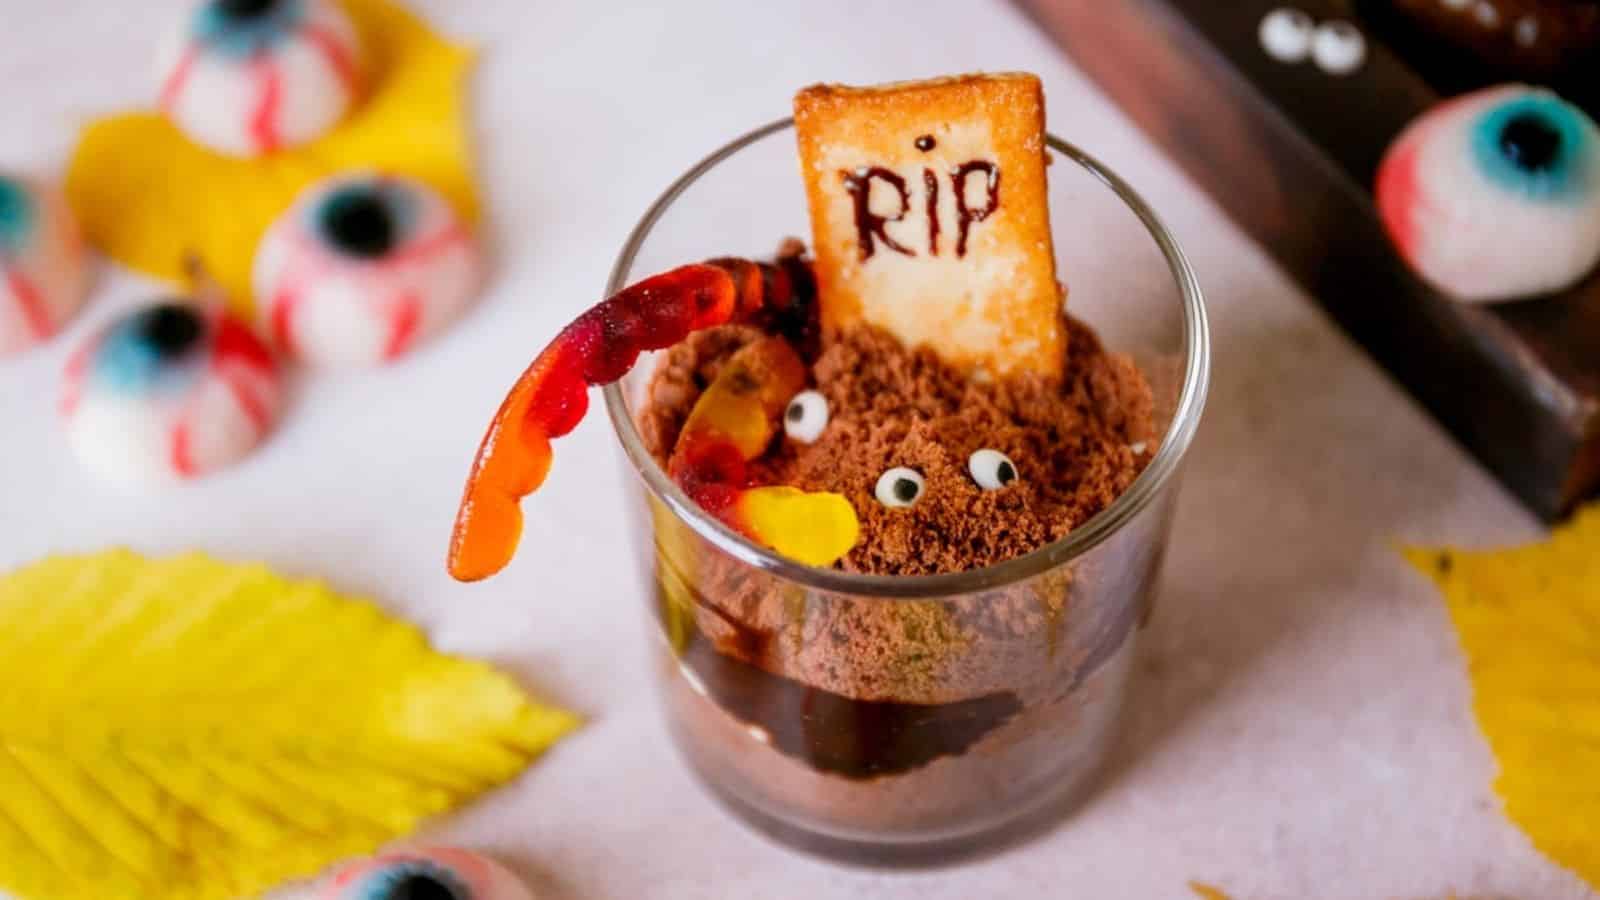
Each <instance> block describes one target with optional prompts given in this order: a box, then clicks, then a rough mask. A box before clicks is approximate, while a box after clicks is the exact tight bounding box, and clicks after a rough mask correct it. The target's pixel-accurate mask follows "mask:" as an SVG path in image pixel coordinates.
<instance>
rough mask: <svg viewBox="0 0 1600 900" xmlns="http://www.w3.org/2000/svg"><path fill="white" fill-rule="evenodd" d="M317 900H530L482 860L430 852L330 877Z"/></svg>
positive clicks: (512, 879) (388, 857)
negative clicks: (319, 899)
mask: <svg viewBox="0 0 1600 900" xmlns="http://www.w3.org/2000/svg"><path fill="white" fill-rule="evenodd" d="M321 900H534V896H533V894H532V893H530V892H529V891H528V889H527V887H526V886H524V885H523V884H522V882H521V881H519V880H518V879H517V876H515V875H513V874H511V872H509V871H507V870H506V868H505V867H504V866H502V865H500V864H499V863H497V862H495V861H494V860H491V859H489V858H488V857H485V856H481V855H479V854H476V853H471V852H468V851H466V850H456V849H450V848H435V849H427V850H415V851H410V852H401V853H388V854H384V855H383V856H379V857H376V858H374V859H370V860H366V861H364V862H360V863H357V864H355V865H353V866H350V867H348V868H346V869H344V870H343V871H342V872H340V873H339V874H338V875H336V876H334V878H333V880H332V881H330V882H329V883H328V886H327V887H326V889H324V890H323V892H322V896H321Z"/></svg>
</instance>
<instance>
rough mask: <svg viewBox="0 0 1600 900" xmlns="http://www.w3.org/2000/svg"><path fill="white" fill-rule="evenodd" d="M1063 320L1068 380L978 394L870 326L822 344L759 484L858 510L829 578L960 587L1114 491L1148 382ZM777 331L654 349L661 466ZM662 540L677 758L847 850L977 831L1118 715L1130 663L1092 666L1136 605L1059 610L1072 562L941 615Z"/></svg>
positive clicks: (1144, 429)
mask: <svg viewBox="0 0 1600 900" xmlns="http://www.w3.org/2000/svg"><path fill="white" fill-rule="evenodd" d="M1063 325H1064V327H1065V330H1066V333H1067V348H1068V349H1067V352H1066V354H1065V365H1064V366H1063V367H1062V371H1063V374H1062V376H1061V377H1060V378H1053V377H1045V376H1039V375H1036V374H1032V373H1025V374H1020V375H1014V376H1005V377H1001V378H998V379H993V380H987V379H986V380H974V379H973V378H971V377H970V376H969V374H968V373H966V372H964V371H962V370H961V369H959V368H957V367H955V366H952V365H951V364H949V363H947V362H946V361H944V360H943V359H942V358H941V357H940V356H939V355H938V354H937V353H936V352H935V351H933V350H932V349H930V348H928V347H925V346H924V347H916V348H910V347H906V346H905V345H904V344H903V343H901V342H900V341H899V340H898V339H896V338H895V337H894V336H893V335H891V334H889V333H887V332H886V331H884V330H882V329H880V328H877V327H875V326H872V325H857V326H852V327H849V328H846V329H843V330H840V331H838V332H828V333H825V334H824V335H823V336H822V340H821V342H820V349H818V350H817V351H816V352H815V354H814V356H813V357H812V358H811V359H810V360H808V362H809V367H808V374H809V378H808V380H809V383H810V385H811V387H809V388H808V392H811V391H814V392H815V394H816V395H818V396H820V398H821V399H822V401H823V402H822V403H821V404H815V405H813V404H809V403H807V402H806V400H805V399H804V398H803V397H801V398H797V399H796V400H794V401H792V402H791V403H790V404H789V406H788V407H787V408H786V409H785V413H784V420H785V424H786V426H788V427H787V428H786V430H785V432H784V433H782V434H779V435H777V436H775V438H774V439H773V441H772V443H771V445H770V446H769V447H768V448H767V449H766V451H765V452H764V453H762V454H761V455H760V456H759V457H757V458H756V459H755V460H753V461H752V465H751V470H750V471H751V472H752V474H753V478H754V480H756V481H758V482H759V483H762V484H786V485H792V486H794V487H797V488H800V489H802V490H806V491H830V492H837V493H839V494H842V495H844V496H845V497H846V498H848V499H849V500H850V502H851V504H852V506H853V507H854V508H855V509H856V510H857V511H858V514H859V516H860V525H861V529H860V537H859V539H858V540H857V542H856V544H855V545H854V546H853V547H852V548H851V549H850V551H849V552H848V553H847V554H846V555H845V556H844V557H843V558H841V559H840V560H839V561H838V562H837V563H836V566H837V568H839V569H841V570H844V571H849V572H860V573H865V574H873V575H889V576H906V575H933V574H942V573H951V572H966V571H970V570H973V569H979V568H982V567H985V566H991V565H994V564H996V563H1000V562H1004V561H1006V560H1009V559H1014V558H1016V557H1019V556H1022V555H1025V554H1027V553H1031V552H1033V551H1035V550H1037V549H1039V548H1041V547H1043V546H1045V545H1047V544H1049V543H1051V542H1054V541H1056V540H1059V539H1061V538H1063V537H1065V536H1066V535H1067V534H1068V533H1069V532H1070V531H1071V530H1072V529H1073V528H1075V527H1077V526H1078V525H1080V524H1082V523H1083V522H1086V521H1087V520H1088V519H1089V518H1090V517H1092V516H1094V515H1095V514H1096V513H1098V512H1099V511H1100V510H1102V509H1104V508H1105V507H1106V506H1107V505H1108V504H1110V503H1111V502H1112V501H1114V500H1115V499H1116V498H1117V497H1118V496H1120V495H1121V493H1122V492H1123V491H1124V490H1126V489H1127V488H1128V486H1129V485H1130V484H1132V482H1133V480H1134V479H1135V478H1136V477H1137V476H1138V475H1139V473H1140V472H1141V471H1142V470H1143V468H1144V466H1145V464H1146V463H1147V462H1148V461H1149V459H1150V454H1151V450H1152V447H1153V445H1152V437H1153V436H1152V423H1151V418H1152V417H1151V395H1150V389H1149V387H1148V385H1147V384H1146V382H1145V379H1144V378H1143V376H1141V375H1140V373H1139V371H1138V370H1137V369H1136V368H1135V367H1134V365H1133V364H1132V362H1131V361H1129V360H1128V359H1127V358H1125V357H1122V356H1118V355H1116V354H1113V353H1108V352H1106V351H1105V350H1104V349H1103V348H1102V347H1101V346H1100V343H1099V341H1098V339H1097V338H1096V337H1095V334H1094V332H1093V331H1092V330H1090V329H1089V328H1088V326H1086V325H1084V324H1083V323H1081V322H1078V321H1076V320H1072V319H1070V318H1065V319H1063ZM770 336H771V335H770V334H769V332H768V331H765V330H763V329H761V328H757V327H752V326H725V327H722V328H716V329H712V330H709V331H704V332H700V333H697V334H695V335H693V336H691V337H690V338H689V339H688V340H686V341H684V342H683V343H680V344H678V345H677V346H675V347H673V348H671V349H670V350H668V351H666V352H665V353H664V354H663V356H662V358H661V359H660V360H659V361H658V363H657V368H656V370H655V374H654V376H653V377H652V379H651V381H650V383H649V387H648V390H647V393H646V400H645V402H644V404H643V405H642V407H641V408H640V410H639V412H638V414H637V419H638V426H639V430H640V434H641V436H642V437H643V438H644V441H645V444H646V446H647V447H648V448H649V450H650V452H651V453H652V454H654V455H655V456H656V457H657V459H658V461H660V462H661V464H662V465H663V466H666V465H667V463H668V459H669V457H670V455H671V452H672V448H673V447H674V446H676V444H677V442H678V436H679V431H680V429H681V428H682V426H683V423H684V421H685V420H686V419H687V418H688V416H689V413H690V410H691V409H693V408H694V405H695V403H696V401H697V400H698V399H699V397H700V395H701V392H702V391H704V389H705V388H706V386H707V385H709V384H711V383H713V382H714V381H715V380H716V379H717V377H718V375H719V374H720V372H721V369H722V367H723V366H724V365H726V364H727V362H728V360H729V359H730V358H733V357H734V356H735V354H737V353H738V351H740V350H741V349H742V348H744V347H747V346H750V345H751V344H752V343H754V342H757V341H761V340H764V339H767V338H769V337H770ZM819 410H820V412H819ZM797 435H798V437H797ZM897 470H904V471H909V472H910V473H912V475H911V476H906V477H905V478H904V480H901V481H897V480H896V479H895V476H893V475H891V476H889V478H888V479H887V481H888V485H887V493H885V491H884V489H881V488H880V483H882V482H884V481H885V480H886V479H885V474H886V473H893V472H896V471H897ZM885 498H887V499H888V500H889V502H887V503H886V502H884V499H885ZM657 529H658V535H663V536H664V535H671V534H673V533H674V532H675V531H676V526H675V525H674V524H672V523H668V522H660V521H658V522H657ZM670 546H672V544H671V542H662V546H661V547H660V548H659V551H660V552H659V554H658V557H657V560H656V571H655V573H654V575H655V581H656V586H657V591H658V601H659V605H658V609H659V614H660V616H661V620H662V625H663V628H664V629H665V630H666V633H667V635H668V636H669V642H668V643H669V644H670V649H669V652H668V653H667V654H666V655H665V657H664V662H665V663H666V665H667V666H668V667H669V668H670V669H673V670H679V671H678V673H677V674H676V675H671V676H669V677H668V678H667V685H668V687H667V693H668V702H669V703H670V704H671V706H672V707H673V711H672V715H671V716H670V717H669V718H670V719H671V721H672V722H673V723H674V724H675V727H676V730H677V737H678V739H679V741H680V743H681V744H682V745H683V746H684V747H685V748H686V749H687V751H688V753H689V755H690V757H691V760H692V761H693V762H694V764H695V765H696V766H697V767H700V768H702V769H710V770H714V771H716V772H717V774H718V777H720V778H727V777H729V776H730V775H732V774H735V773H737V775H738V776H739V777H741V778H742V779H743V780H745V781H747V782H749V783H750V784H751V785H752V786H758V788H759V790H758V791H756V792H755V795H756V796H761V795H764V794H765V795H775V796H777V797H778V798H780V799H781V801H782V802H783V803H784V804H785V805H787V806H790V807H791V808H793V807H798V808H801V809H804V810H806V811H807V812H808V813H809V815H810V817H811V818H812V820H813V824H814V825H815V826H817V827H821V828H824V829H827V830H830V831H843V832H845V833H849V832H852V831H857V830H862V831H870V832H872V833H874V834H880V835H881V834H883V833H884V832H886V831H888V832H898V831H904V832H906V833H908V834H917V835H925V834H926V833H928V832H929V831H930V830H932V831H938V830H940V829H942V828H945V827H949V826H952V825H954V824H955V823H961V822H967V821H970V819H971V817H972V815H973V813H974V812H975V811H984V810H995V806H994V805H995V802H996V800H997V799H999V798H1002V797H1006V796H1011V795H1013V794H1014V793H1015V791H1016V788H1017V786H1018V785H1021V784H1026V783H1027V782H1028V781H1030V780H1031V779H1036V778H1045V779H1048V778H1049V777H1050V775H1051V774H1052V773H1053V772H1055V771H1057V770H1058V769H1059V767H1060V765H1061V762H1062V760H1063V759H1065V758H1070V757H1072V756H1073V755H1074V754H1079V755H1081V754H1083V753H1085V752H1087V749H1088V748H1090V747H1092V746H1095V745H1096V744H1097V743H1099V742H1100V741H1101V740H1102V739H1103V737H1104V732H1105V730H1106V729H1107V728H1108V727H1109V725H1110V713H1111V711H1112V709H1113V707H1112V706H1111V705H1110V704H1101V703H1097V702H1096V701H1097V699H1099V698H1100V697H1101V696H1103V694H1102V693H1101V692H1098V691H1097V690H1096V686H1097V685H1098V683H1099V682H1101V681H1107V680H1111V681H1115V682H1117V683H1118V684H1120V682H1121V679H1122V677H1123V676H1124V674H1125V668H1124V667H1125V659H1122V660H1119V662H1122V663H1123V665H1122V666H1118V667H1115V670H1114V671H1111V672H1107V673H1105V674H1103V675H1102V674H1100V670H1101V669H1102V668H1104V667H1105V666H1106V664H1107V662H1108V661H1109V660H1111V659H1112V657H1113V656H1114V655H1116V654H1117V652H1118V651H1119V650H1121V649H1122V648H1123V646H1124V645H1125V643H1126V638H1127V636H1128V634H1129V632H1130V631H1131V630H1132V629H1133V628H1134V626H1135V625H1136V621H1137V619H1138V617H1139V614H1140V612H1141V610H1142V608H1143V605H1142V604H1129V605H1126V606H1124V607H1123V608H1120V609H1113V608H1105V607H1103V606H1101V605H1097V604H1095V603H1093V602H1089V603H1084V604H1082V605H1075V604H1074V599H1073V598H1074V595H1075V591H1074V583H1075V581H1076V580H1077V579H1078V578H1079V577H1087V578H1095V577H1096V575H1095V574H1094V573H1089V572H1083V573H1080V572H1079V571H1077V570H1074V569H1071V568H1068V569H1063V570H1059V571H1056V572H1053V573H1051V574H1050V575H1049V576H1048V577H1045V578H1042V579H1039V580H1036V581H1030V582H1027V583H1024V584H1022V585H1018V586H1015V587H1008V588H999V589H996V590H993V591H988V592H984V593H981V594H979V595H976V596H972V597H963V598H960V599H958V600H954V601H948V602H935V601H919V600H885V599H857V598H852V597H849V596H846V595H819V594H811V595H798V594H796V592H794V591H792V590H789V591H786V590H782V589H775V587H774V585H773V584H772V583H771V582H770V581H769V580H767V579H765V578H763V577H761V576H760V575H759V574H756V573H752V572H751V571H750V569H749V567H748V566H747V565H745V564H744V563H742V562H739V561H738V560H734V559H730V558H728V557H725V556H721V555H719V554H716V553H714V552H701V550H700V548H694V547H693V546H692V545H691V544H688V543H684V544H679V545H677V547H678V550H679V552H677V553H674V552H673V550H671V549H669V547H670ZM1069 620H1070V625H1071V627H1068V626H1069ZM1069 635H1071V636H1073V637H1070V638H1069V637H1068V636H1069ZM680 667H681V670H680ZM1104 696H1109V695H1104ZM1034 787H1035V788H1037V789H1045V788H1053V787H1054V785H1049V784H1044V785H1034ZM996 811H1000V812H1009V811H1010V810H1009V809H1008V808H1006V809H1000V810H996Z"/></svg>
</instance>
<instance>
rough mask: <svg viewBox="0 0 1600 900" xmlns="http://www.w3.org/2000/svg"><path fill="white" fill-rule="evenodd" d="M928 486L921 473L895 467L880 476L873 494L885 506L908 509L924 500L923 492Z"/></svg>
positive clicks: (903, 467) (902, 467)
mask: <svg viewBox="0 0 1600 900" xmlns="http://www.w3.org/2000/svg"><path fill="white" fill-rule="evenodd" d="M926 486H927V483H926V482H925V481H924V480H923V478H922V473H921V472H918V471H917V470H916V469H908V468H906V467H905V466H895V467H894V468H892V469H890V470H888V471H887V472H884V473H883V474H882V475H879V476H878V484H877V487H875V488H874V489H873V494H874V495H876V496H877V498H878V502H879V503H882V504H883V505H884V506H889V507H906V506H912V505H914V504H915V503H916V502H917V501H918V500H921V499H922V492H923V489H924V488H925V487H926Z"/></svg>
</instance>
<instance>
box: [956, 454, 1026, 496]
mask: <svg viewBox="0 0 1600 900" xmlns="http://www.w3.org/2000/svg"><path fill="white" fill-rule="evenodd" d="M967 471H968V472H970V473H972V480H973V481H976V482H977V483H978V487H981V488H983V489H984V490H986V491H997V490H999V489H1000V488H1003V487H1005V486H1006V485H1008V484H1010V483H1011V482H1013V481H1016V480H1017V464H1016V463H1014V462H1012V461H1011V457H1009V456H1007V455H1005V454H1004V453H1001V452H1000V451H999V450H991V449H989V448H988V447H985V448H983V449H982V450H976V451H973V454H972V455H971V456H969V457H967Z"/></svg>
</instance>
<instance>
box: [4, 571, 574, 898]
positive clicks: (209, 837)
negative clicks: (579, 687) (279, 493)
mask: <svg viewBox="0 0 1600 900" xmlns="http://www.w3.org/2000/svg"><path fill="white" fill-rule="evenodd" d="M575 725H576V720H575V719H574V717H573V716H572V715H570V714H569V713H566V712H563V711H561V710H557V709H552V708H550V707H545V706H540V705H538V704H536V703H534V702H532V701H530V700H529V699H528V698H527V697H526V696H525V695H524V694H523V693H522V692H521V691H520V690H519V689H518V688H517V686H516V685H515V684H514V683H513V682H512V681H511V680H510V679H509V678H507V677H505V676H503V675H501V674H499V673H497V672H495V671H494V670H492V669H491V668H489V667H488V666H486V665H483V664H481V663H476V662H469V661H466V660H462V659H456V658H452V657H448V656H442V655H440V654H438V653H435V652H433V651H432V650H430V649H429V647H428V645H427V642H426V640H425V639H424V637H423V635H422V634H421V632H419V631H418V630H417V629H416V628H414V627H412V626H410V625H408V624H405V623H403V622H400V621H398V620H395V619H393V618H390V617H389V616H387V615H385V614H384V613H383V611H381V610H380V609H378V608H377V607H376V606H373V605H371V604H369V603H365V602H359V601H355V600H350V599H346V598H344V597H341V596H339V595H337V594H335V593H334V592H333V591H331V590H329V589H328V588H327V587H325V586H323V585H321V584H317V583H315V582H305V581H299V582H296V581H289V580H286V579H284V578H281V577H279V576H277V575H275V574H273V573H272V572H271V571H270V570H268V569H267V568H266V567H264V566H259V565H232V564H227V563H222V562H218V561H215V560H212V559H209V558H207V557H204V556H200V555H189V556H182V557H174V558H170V559H164V560H148V559H145V558H143V557H140V556H136V555H134V554H132V553H127V552H122V551H116V552H110V553H105V554H100V555H96V556H82V557H57V558H52V559H48V560H45V561H43V562H40V563H37V564H35V565H32V566H29V567H27V568H24V569H22V570H20V571H18V572H16V573H15V574H13V575H10V576H8V577H6V578H4V579H0V889H4V890H9V891H12V892H14V893H16V894H18V895H19V896H22V897H28V898H37V900H79V898H82V900H107V898H142V897H151V898H154V897H161V898H166V900H231V898H236V897H242V896H250V895H254V894H256V893H259V892H260V891H263V890H265V889H267V888H269V887H271V886H272V885H274V884H277V883H279V882H281V881H284V880H286V879H290V878H295V877H302V876H308V875H312V874H314V873H316V872H317V871H319V870H320V869H322V868H323V867H325V866H326V865H328V864H329V863H331V862H334V861H336V860H338V859H341V858H343V857H347V856H352V855H357V854H362V853H367V852H370V851H372V850H373V849H375V848H377V847H378V846H379V845H381V844H383V843H385V842H387V841H389V840H392V839H394V838H396V837H399V836H401V835H404V834H407V833H409V832H410V831H412V830H413V829H414V828H415V827H416V826H417V825H418V823H419V822H420V821H421V820H423V819H424V818H425V817H428V816H432V815H435V814H438V813H442V812H445V811H447V810H450V809H452V808H454V807H456V806H459V805H460V804H462V803H463V802H465V801H467V800H468V799H470V798H472V797H473V796H475V795H477V794H479V793H481V792H483V791H485V790H488V789H489V788H492V787H494V786H496V785H498V784H501V783H503V782H505V781H506V780H508V779H510V778H511V777H513V776H514V775H516V774H517V773H518V772H520V771H521V770H522V769H523V768H524V767H525V766H526V765H527V764H528V763H529V762H530V761H531V760H532V759H533V758H534V757H535V756H537V755H538V754H539V753H540V752H541V751H543V750H544V749H545V748H547V747H549V746H550V745H551V744H553V743H555V741H557V740H558V739H559V738H560V737H561V736H562V735H564V734H566V733H567V732H568V731H569V730H571V729H572V728H573V727H574V726H575Z"/></svg>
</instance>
